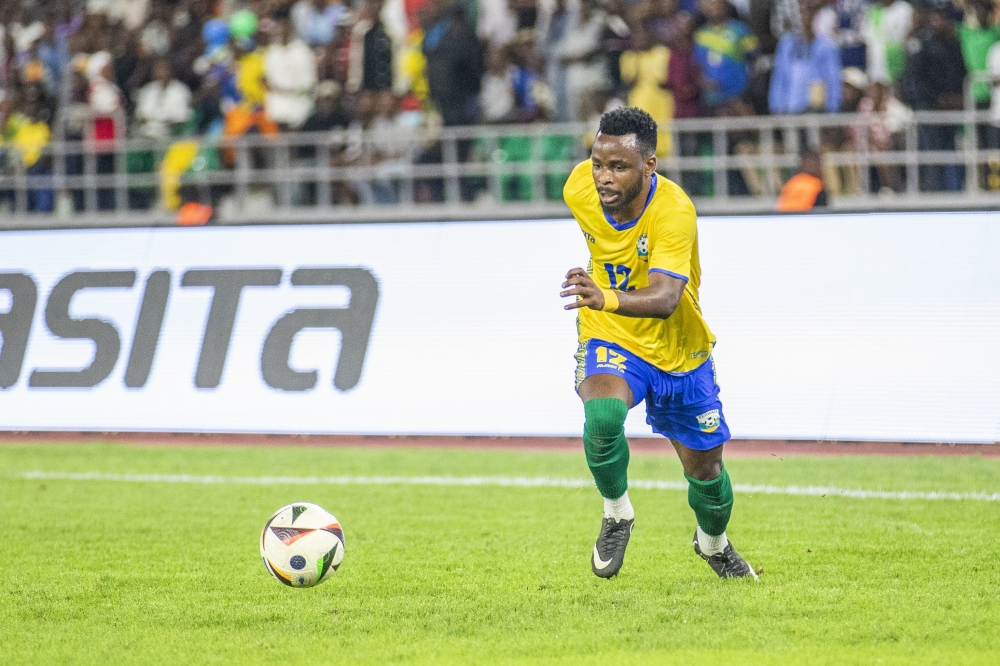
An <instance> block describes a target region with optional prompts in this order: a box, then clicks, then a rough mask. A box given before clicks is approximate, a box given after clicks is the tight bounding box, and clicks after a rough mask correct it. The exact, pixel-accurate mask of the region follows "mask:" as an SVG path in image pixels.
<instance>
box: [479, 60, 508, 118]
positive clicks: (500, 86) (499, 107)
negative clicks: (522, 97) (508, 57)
mask: <svg viewBox="0 0 1000 666" xmlns="http://www.w3.org/2000/svg"><path fill="white" fill-rule="evenodd" d="M515 103H516V102H515V100H514V87H513V86H512V85H511V68H508V69H507V70H506V71H504V72H502V73H499V74H498V73H493V72H487V73H486V74H485V75H484V76H483V85H482V89H481V90H480V92H479V108H480V110H481V111H482V114H483V120H484V121H486V122H488V123H495V122H500V121H502V120H508V119H509V118H510V115H511V113H513V111H514V105H515Z"/></svg>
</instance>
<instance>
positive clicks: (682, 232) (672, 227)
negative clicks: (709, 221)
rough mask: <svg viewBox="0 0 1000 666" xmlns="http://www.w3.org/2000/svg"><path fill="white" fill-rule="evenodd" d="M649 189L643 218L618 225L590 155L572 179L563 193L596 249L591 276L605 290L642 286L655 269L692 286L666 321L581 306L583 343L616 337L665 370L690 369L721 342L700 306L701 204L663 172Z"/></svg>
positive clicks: (592, 250)
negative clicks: (606, 209)
mask: <svg viewBox="0 0 1000 666" xmlns="http://www.w3.org/2000/svg"><path fill="white" fill-rule="evenodd" d="M649 190H650V191H649V197H648V198H647V199H646V204H645V206H644V207H643V210H642V213H640V214H639V217H638V218H636V219H635V220H631V221H629V222H624V223H619V222H616V221H615V220H614V219H612V218H611V217H610V216H605V214H604V209H603V208H602V207H601V199H600V196H599V195H598V194H597V187H596V186H595V185H594V176H593V173H592V167H591V162H590V160H587V161H585V162H581V163H580V164H578V165H577V166H576V167H575V168H574V169H573V172H572V173H571V174H570V176H569V179H568V180H567V181H566V185H565V187H564V188H563V198H564V199H565V200H566V205H567V206H569V209H570V211H572V213H573V217H575V218H576V221H577V223H579V225H580V229H581V230H582V231H583V236H584V238H585V239H586V242H587V247H588V248H589V250H590V262H589V263H588V264H587V273H588V274H589V275H590V277H591V278H592V279H593V280H594V282H596V283H597V285H598V286H599V287H602V288H604V289H615V290H618V291H623V292H628V291H634V290H636V289H642V288H643V287H647V286H649V274H650V273H651V272H652V273H656V272H659V273H665V274H667V275H670V276H673V277H675V278H678V279H681V280H684V281H685V282H686V283H687V285H686V286H685V288H684V294H683V296H682V297H681V300H680V303H678V305H677V309H676V310H674V313H673V314H672V315H670V317H669V318H667V319H655V318H638V317H623V316H621V315H618V314H613V313H610V312H602V311H600V310H592V309H590V308H580V309H579V310H577V312H578V318H577V328H578V330H579V335H580V342H584V341H586V340H589V339H591V338H597V339H600V340H605V341H607V342H613V343H616V344H618V345H621V346H622V347H624V348H625V349H627V350H628V351H630V352H632V353H633V354H635V355H637V356H639V357H640V358H642V359H645V360H646V361H648V362H649V363H651V364H653V365H654V366H656V367H657V368H659V369H661V370H663V371H665V372H671V373H684V372H689V371H691V370H694V369H695V368H697V367H698V366H700V365H701V364H702V363H703V362H704V361H705V360H706V359H707V358H708V356H709V354H711V352H712V347H713V345H714V344H715V336H714V335H712V331H710V330H709V328H708V324H706V323H705V320H704V318H702V315H701V308H700V307H699V305H698V286H699V285H700V283H701V266H700V265H699V263H698V230H697V226H696V225H695V219H696V214H695V210H694V204H692V203H691V199H689V198H688V196H687V195H686V194H684V190H682V189H681V188H680V186H679V185H677V184H676V183H673V182H671V181H669V180H667V179H666V178H663V177H662V176H659V175H656V174H654V175H653V182H652V184H651V185H650V188H649Z"/></svg>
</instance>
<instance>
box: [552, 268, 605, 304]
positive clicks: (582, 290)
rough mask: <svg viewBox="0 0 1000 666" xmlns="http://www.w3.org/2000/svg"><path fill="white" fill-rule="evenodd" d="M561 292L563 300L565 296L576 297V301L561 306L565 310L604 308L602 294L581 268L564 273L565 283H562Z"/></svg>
mask: <svg viewBox="0 0 1000 666" xmlns="http://www.w3.org/2000/svg"><path fill="white" fill-rule="evenodd" d="M562 286H563V290H564V291H561V292H560V293H559V295H560V296H562V297H563V298H565V297H567V296H577V297H578V298H577V300H575V301H573V302H572V303H567V304H566V305H564V306H563V309H565V310H575V309H576V308H591V309H592V310H600V309H601V308H603V307H604V294H602V293H601V289H600V287H598V286H597V283H595V282H594V281H593V280H592V279H591V278H590V276H589V275H587V272H586V271H585V270H583V269H582V268H573V269H571V270H570V272H569V273H566V281H565V282H563V285H562Z"/></svg>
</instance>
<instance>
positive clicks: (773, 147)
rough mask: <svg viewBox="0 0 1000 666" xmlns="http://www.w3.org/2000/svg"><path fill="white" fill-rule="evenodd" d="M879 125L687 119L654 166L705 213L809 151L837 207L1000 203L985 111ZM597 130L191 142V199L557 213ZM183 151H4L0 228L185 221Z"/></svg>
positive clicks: (105, 146) (457, 212) (379, 212)
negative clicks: (882, 137) (833, 182)
mask: <svg viewBox="0 0 1000 666" xmlns="http://www.w3.org/2000/svg"><path fill="white" fill-rule="evenodd" d="M880 122H881V119H880V118H879V117H878V116H875V115H871V114H816V115H798V116H762V117H745V118H711V119H684V120H676V121H674V122H672V123H671V124H670V126H669V133H670V136H671V143H672V146H673V149H672V151H671V153H670V154H669V155H667V156H665V157H663V158H661V160H660V162H659V167H658V170H659V171H660V172H661V173H663V174H664V175H666V176H667V177H668V178H670V179H671V180H674V181H675V182H678V183H680V184H681V185H682V186H684V188H685V190H686V191H688V193H689V194H690V195H692V198H693V199H694V200H695V203H696V205H697V206H698V208H699V210H700V211H701V212H702V213H716V214H730V213H754V212H768V211H773V210H774V205H775V198H776V196H777V194H778V192H779V191H780V188H781V185H782V183H783V182H784V181H785V180H787V178H788V177H790V176H791V175H792V174H793V173H794V172H795V170H796V169H797V167H798V163H799V154H800V152H801V150H802V149H803V148H805V147H813V148H820V149H822V150H823V152H824V154H825V162H826V165H827V173H828V174H833V175H834V176H837V175H838V174H839V177H840V178H841V180H844V181H845V182H853V187H844V188H834V189H835V191H834V192H833V193H832V194H833V203H832V206H833V208H834V209H841V210H845V209H856V210H866V209H873V210H889V209H907V208H931V209H934V208H963V207H984V206H987V207H996V206H998V204H1000V128H997V127H994V126H993V125H991V124H990V123H991V116H990V112H989V111H976V110H973V109H971V108H969V109H966V110H964V111H947V112H945V111H925V112H916V113H914V114H913V117H912V121H910V122H907V123H906V124H905V125H904V126H902V127H900V128H899V131H898V132H897V133H896V134H895V136H894V137H893V139H892V145H891V146H890V149H886V150H876V149H875V147H874V146H872V145H871V142H870V141H869V136H870V129H871V127H872V126H873V125H876V124H878V123H880ZM662 129H666V128H662ZM594 131H595V127H594V126H593V125H590V124H586V123H574V124H527V125H505V126H489V125H480V126H469V127H453V128H439V129H437V130H428V129H412V130H393V131H382V132H377V133H372V132H354V131H342V130H338V131H331V132H319V133H285V134H278V135H269V136H265V135H249V136H241V137H228V138H216V139H210V138H208V137H191V138H188V139H185V140H195V141H198V142H199V155H198V157H196V158H195V160H194V162H193V163H192V165H191V168H190V169H189V170H188V171H187V172H186V173H184V174H183V175H182V176H181V181H180V184H181V190H180V194H182V195H183V196H184V197H185V198H187V199H189V200H192V199H193V200H200V201H203V202H205V203H209V202H210V203H212V204H213V205H214V206H215V207H216V210H217V213H218V217H217V219H218V222H220V223H246V222H261V221H289V222H291V221H299V222H308V221H374V220H382V221H405V220H419V219H454V218H465V219H499V218H519V217H545V216H561V215H566V214H567V209H566V208H565V205H564V204H563V203H562V199H561V188H562V183H563V182H564V180H565V177H566V175H567V174H568V173H569V171H570V170H571V169H572V168H573V166H575V165H576V164H577V163H578V162H579V161H580V160H582V159H584V158H586V156H587V155H588V147H587V142H588V141H587V140H588V138H589V137H592V136H593V134H594ZM949 142H951V145H948V143H949ZM171 143H172V141H171V140H165V141H154V140H149V139H128V140H124V139H119V140H114V141H106V142H100V141H95V140H93V139H86V140H80V141H57V142H53V143H51V144H49V145H48V146H47V147H46V148H45V150H44V152H43V155H42V157H41V158H40V159H39V160H38V162H36V163H35V164H34V165H33V166H32V167H31V168H26V167H25V166H24V164H23V161H22V160H21V159H20V155H19V154H18V152H17V151H16V149H15V148H14V147H12V146H10V145H7V146H4V147H3V149H2V152H3V155H2V157H3V159H2V160H0V211H2V212H0V226H6V227H32V226H38V225H45V226H77V225H80V226H92V225H98V226H105V225H156V224H172V223H174V220H175V217H176V215H175V213H173V212H171V211H167V210H164V209H163V208H162V207H161V198H162V194H163V187H164V183H163V180H162V173H161V166H162V163H163V157H164V155H165V154H166V153H167V151H168V150H169V148H170V145H171ZM887 170H888V171H887ZM886 173H889V174H890V175H891V174H893V173H895V174H896V175H897V176H898V182H896V183H893V184H894V185H895V186H896V187H897V188H898V190H899V191H898V192H895V193H889V192H888V191H887V187H888V184H887V183H884V182H883V183H881V186H879V187H876V181H877V180H878V179H879V178H880V177H882V176H883V175H884V174H886ZM828 186H829V183H828Z"/></svg>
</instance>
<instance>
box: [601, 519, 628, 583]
mask: <svg viewBox="0 0 1000 666" xmlns="http://www.w3.org/2000/svg"><path fill="white" fill-rule="evenodd" d="M633 525H635V519H634V518H633V519H632V520H615V519H614V518H605V519H604V520H603V521H602V522H601V533H600V534H599V535H597V543H595V544H594V554H593V555H592V556H591V558H590V568H591V569H592V570H593V572H594V575H595V576H599V577H600V578H611V577H612V576H615V575H617V574H618V570H619V569H621V568H622V563H623V562H624V561H625V547H626V546H627V545H628V538H629V537H630V536H632V526H633Z"/></svg>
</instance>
